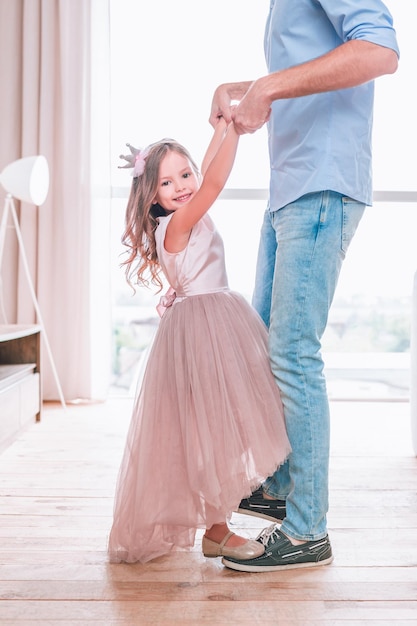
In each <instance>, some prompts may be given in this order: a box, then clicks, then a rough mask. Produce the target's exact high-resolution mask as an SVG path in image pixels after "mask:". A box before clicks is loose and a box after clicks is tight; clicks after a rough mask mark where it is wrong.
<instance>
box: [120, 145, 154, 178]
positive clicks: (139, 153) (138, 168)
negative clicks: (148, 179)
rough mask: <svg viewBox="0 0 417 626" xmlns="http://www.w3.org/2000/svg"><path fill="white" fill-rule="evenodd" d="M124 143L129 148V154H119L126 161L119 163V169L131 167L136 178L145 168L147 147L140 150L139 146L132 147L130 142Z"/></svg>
mask: <svg viewBox="0 0 417 626" xmlns="http://www.w3.org/2000/svg"><path fill="white" fill-rule="evenodd" d="M126 145H127V147H128V148H129V150H130V154H120V155H119V158H120V159H123V160H124V161H127V163H126V164H125V165H119V169H127V168H133V171H132V176H133V178H138V177H139V176H141V175H142V174H143V170H144V169H145V162H146V157H147V156H148V153H149V149H148V148H145V149H144V150H140V149H139V148H134V147H133V146H132V145H131V144H130V143H127V144H126Z"/></svg>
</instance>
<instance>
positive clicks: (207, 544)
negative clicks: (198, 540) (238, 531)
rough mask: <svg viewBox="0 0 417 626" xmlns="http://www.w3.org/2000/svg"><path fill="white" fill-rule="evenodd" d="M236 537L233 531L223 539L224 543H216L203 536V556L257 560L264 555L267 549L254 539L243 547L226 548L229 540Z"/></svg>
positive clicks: (249, 540)
mask: <svg viewBox="0 0 417 626" xmlns="http://www.w3.org/2000/svg"><path fill="white" fill-rule="evenodd" d="M232 535H234V533H233V532H232V531H230V532H228V533H227V535H226V536H225V537H224V538H223V541H221V542H220V543H216V542H215V541H212V540H211V539H207V537H206V536H205V535H204V536H203V541H202V548H203V554H204V556H207V557H216V556H229V557H232V558H234V559H242V560H244V559H255V558H256V557H258V556H261V554H263V553H264V551H265V548H264V546H263V544H262V543H259V542H258V541H255V540H254V539H248V541H247V542H246V543H244V544H242V545H241V546H233V547H232V546H226V545H225V543H226V542H227V540H228V539H229V538H230V537H231V536H232Z"/></svg>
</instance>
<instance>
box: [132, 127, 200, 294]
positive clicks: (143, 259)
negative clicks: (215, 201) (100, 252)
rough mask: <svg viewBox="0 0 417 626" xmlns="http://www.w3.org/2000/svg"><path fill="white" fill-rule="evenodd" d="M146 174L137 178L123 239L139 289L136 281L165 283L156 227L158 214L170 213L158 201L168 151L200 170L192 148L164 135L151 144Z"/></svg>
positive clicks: (133, 282) (133, 277)
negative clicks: (161, 169)
mask: <svg viewBox="0 0 417 626" xmlns="http://www.w3.org/2000/svg"><path fill="white" fill-rule="evenodd" d="M147 150H148V154H147V156H146V161H145V169H144V170H143V174H141V175H140V176H138V177H136V178H134V179H133V182H132V187H131V190H130V195H129V200H128V203H127V207H126V216H125V230H124V233H123V236H122V243H123V244H124V245H125V246H126V247H127V251H126V254H127V259H125V260H124V261H123V262H122V267H123V266H124V267H125V274H126V280H127V282H128V283H129V285H130V286H131V287H132V288H133V289H135V286H134V285H135V284H140V285H145V286H146V287H149V286H150V285H151V284H153V285H156V286H157V287H158V291H160V290H161V289H162V287H163V285H162V281H161V278H160V276H159V274H160V271H161V267H160V265H159V261H158V255H157V251H156V242H155V230H156V228H157V226H158V219H157V218H158V217H160V216H162V215H167V214H168V213H167V212H166V211H165V209H164V208H163V207H162V206H161V205H160V204H154V200H155V196H156V194H157V191H158V179H159V166H160V164H161V161H162V159H163V158H164V157H165V156H166V154H167V153H168V152H171V151H172V152H178V153H179V154H181V155H182V156H184V157H185V158H186V159H188V160H189V161H190V164H191V166H192V168H193V170H194V173H195V174H196V176H198V177H199V176H200V174H199V170H198V167H197V165H196V164H195V162H194V161H193V159H192V158H191V156H190V154H189V152H188V150H186V148H184V146H182V145H181V144H179V143H177V142H176V141H174V140H173V139H162V140H161V141H158V142H157V143H154V144H151V145H150V146H149V147H148V148H147Z"/></svg>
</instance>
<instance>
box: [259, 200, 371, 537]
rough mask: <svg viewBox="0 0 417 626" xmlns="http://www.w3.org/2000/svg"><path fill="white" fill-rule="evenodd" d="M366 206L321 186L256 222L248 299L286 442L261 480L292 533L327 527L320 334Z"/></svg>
mask: <svg viewBox="0 0 417 626" xmlns="http://www.w3.org/2000/svg"><path fill="white" fill-rule="evenodd" d="M364 209H365V205H364V204H361V203H359V202H356V201H354V200H351V199H350V198H347V197H344V196H342V195H341V194H339V193H335V192H333V191H323V192H318V193H311V194H307V195H305V196H303V197H301V198H299V199H298V200H296V201H295V202H292V203H291V204H289V205H287V206H285V207H283V208H282V209H279V210H277V211H274V212H270V211H269V210H268V211H267V212H266V214H265V219H264V223H263V225H262V230H261V240H260V245H259V253H258V261H257V268H256V281H255V290H254V295H253V305H254V307H255V308H256V310H257V311H258V313H259V314H260V315H261V317H262V318H263V320H264V322H265V324H266V325H267V326H268V327H269V351H270V359H271V368H272V372H273V374H274V376H275V379H276V381H277V384H278V387H279V389H280V391H281V395H282V402H283V405H284V413H285V420H286V425H287V431H288V437H289V440H290V442H291V446H292V452H291V455H290V457H289V459H288V460H287V461H286V463H284V465H282V466H281V467H280V468H279V469H278V470H277V471H276V472H275V474H274V475H273V476H270V477H269V478H267V480H266V481H265V483H264V485H263V488H264V491H265V492H266V493H267V494H268V495H270V496H272V497H274V498H278V499H281V500H286V510H287V513H286V518H285V519H284V521H283V524H282V531H283V532H285V533H286V534H287V535H289V536H290V537H293V538H295V539H301V540H303V539H304V540H308V541H311V540H317V539H321V538H323V537H325V535H326V533H327V530H326V525H327V524H326V514H327V510H328V468H329V441H330V419H329V403H328V398H327V390H326V381H325V378H324V374H323V360H322V357H321V353H320V350H321V338H322V335H323V333H324V330H325V328H326V324H327V319H328V313H329V308H330V305H331V302H332V299H333V296H334V292H335V289H336V284H337V280H338V277H339V273H340V269H341V266H342V262H343V259H344V257H345V254H346V250H347V248H348V246H349V244H350V242H351V240H352V237H353V235H354V233H355V231H356V228H357V226H358V224H359V221H360V219H361V217H362V215H363V212H364Z"/></svg>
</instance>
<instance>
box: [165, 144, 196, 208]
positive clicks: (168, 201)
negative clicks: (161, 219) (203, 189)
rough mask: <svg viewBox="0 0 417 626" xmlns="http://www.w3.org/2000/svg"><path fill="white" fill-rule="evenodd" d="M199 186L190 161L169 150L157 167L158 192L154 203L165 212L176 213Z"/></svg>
mask: <svg viewBox="0 0 417 626" xmlns="http://www.w3.org/2000/svg"><path fill="white" fill-rule="evenodd" d="M199 186H200V185H199V181H198V179H197V176H196V174H195V172H194V170H193V168H192V167H191V163H190V161H189V160H188V159H187V158H186V157H185V156H183V155H182V154H179V153H178V152H175V151H173V150H170V151H169V152H167V154H166V155H165V156H164V158H163V159H162V161H161V164H160V166H159V176H158V191H157V193H156V196H155V200H154V202H158V204H160V205H161V206H162V207H163V208H164V209H165V210H166V211H176V210H177V209H179V208H181V207H182V206H184V205H185V204H187V203H188V202H189V201H190V200H191V198H192V197H193V196H194V194H195V193H196V191H197V190H198V188H199Z"/></svg>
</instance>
